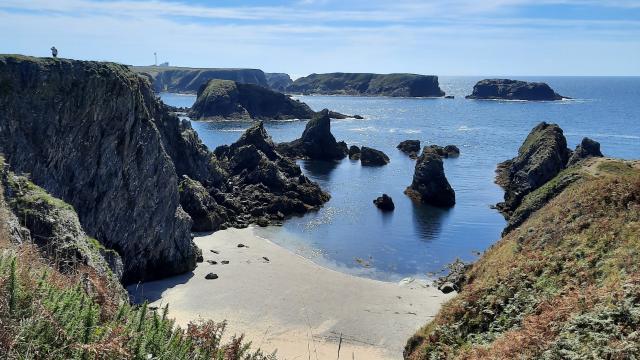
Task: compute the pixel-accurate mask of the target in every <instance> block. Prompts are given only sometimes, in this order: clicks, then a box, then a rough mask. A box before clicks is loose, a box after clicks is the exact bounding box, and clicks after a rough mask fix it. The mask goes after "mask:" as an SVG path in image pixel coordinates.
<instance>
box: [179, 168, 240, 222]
mask: <svg viewBox="0 0 640 360" xmlns="http://www.w3.org/2000/svg"><path fill="white" fill-rule="evenodd" d="M178 191H179V193H180V205H181V206H182V208H183V209H184V211H186V212H187V214H189V216H191V219H192V220H193V225H192V226H191V229H192V230H193V231H215V230H218V229H219V228H220V225H221V224H223V223H224V222H225V221H227V220H228V215H227V213H226V209H224V207H222V206H220V205H218V203H217V202H216V200H215V199H214V198H213V197H212V196H211V195H210V194H209V192H208V191H207V189H205V188H204V186H202V184H201V183H200V182H198V181H196V180H192V179H191V178H189V177H188V176H187V175H183V176H182V181H180V184H179V186H178Z"/></svg>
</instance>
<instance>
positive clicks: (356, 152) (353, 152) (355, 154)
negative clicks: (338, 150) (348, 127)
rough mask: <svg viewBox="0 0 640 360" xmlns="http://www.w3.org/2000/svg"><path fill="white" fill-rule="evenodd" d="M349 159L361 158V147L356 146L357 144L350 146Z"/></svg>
mask: <svg viewBox="0 0 640 360" xmlns="http://www.w3.org/2000/svg"><path fill="white" fill-rule="evenodd" d="M349 159H351V160H360V148H359V147H357V146H355V145H351V147H349Z"/></svg>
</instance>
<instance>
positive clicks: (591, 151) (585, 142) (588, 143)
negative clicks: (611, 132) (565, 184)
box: [567, 138, 603, 167]
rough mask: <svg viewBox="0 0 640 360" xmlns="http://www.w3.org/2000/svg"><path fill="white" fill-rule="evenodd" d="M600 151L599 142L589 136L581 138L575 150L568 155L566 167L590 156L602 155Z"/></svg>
mask: <svg viewBox="0 0 640 360" xmlns="http://www.w3.org/2000/svg"><path fill="white" fill-rule="evenodd" d="M602 156H603V155H602V152H600V143H599V142H597V141H595V140H591V139H589V138H583V139H582V141H581V142H580V144H579V145H578V146H577V147H576V150H575V151H574V152H573V153H572V154H571V156H570V157H569V161H568V162H567V167H569V166H571V165H574V164H576V163H578V162H579V161H580V160H583V159H587V158H590V157H602Z"/></svg>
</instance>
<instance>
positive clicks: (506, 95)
mask: <svg viewBox="0 0 640 360" xmlns="http://www.w3.org/2000/svg"><path fill="white" fill-rule="evenodd" d="M466 98H467V99H477V100H528V101H556V100H562V99H569V98H568V97H566V96H562V95H560V94H558V93H556V92H555V91H554V90H553V89H552V88H551V87H550V86H549V85H547V84H546V83H542V82H526V81H519V80H511V79H485V80H481V81H478V82H477V83H476V85H475V86H474V87H473V93H472V94H471V95H468V96H467V97H466Z"/></svg>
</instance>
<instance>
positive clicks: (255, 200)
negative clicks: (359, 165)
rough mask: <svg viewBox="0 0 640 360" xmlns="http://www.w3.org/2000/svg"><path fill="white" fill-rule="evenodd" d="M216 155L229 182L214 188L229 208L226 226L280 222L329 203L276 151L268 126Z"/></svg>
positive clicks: (259, 126)
mask: <svg viewBox="0 0 640 360" xmlns="http://www.w3.org/2000/svg"><path fill="white" fill-rule="evenodd" d="M214 153H215V155H216V159H217V163H218V164H219V166H220V167H221V168H222V171H223V172H224V173H225V179H226V180H225V183H224V184H222V185H220V186H219V189H218V188H216V189H211V190H210V193H212V197H213V199H214V200H215V202H216V203H217V204H219V205H221V207H223V208H225V209H226V218H227V219H228V220H227V221H226V222H225V223H223V224H222V225H220V228H227V227H245V226H247V225H248V224H250V223H258V224H259V225H261V226H263V225H268V224H269V223H274V224H278V223H281V222H282V220H284V219H285V217H286V216H289V215H293V214H303V213H305V212H306V211H309V210H312V209H317V208H319V207H320V206H322V204H324V203H325V202H326V201H328V200H329V195H328V194H327V193H325V192H323V191H322V190H321V189H320V187H319V186H318V185H317V184H315V183H313V182H311V181H310V180H309V179H308V178H307V177H305V176H304V175H302V171H301V170H300V167H299V166H298V165H296V164H295V163H294V162H293V161H292V160H290V159H289V158H286V157H283V156H282V155H280V154H279V153H278V152H277V151H276V149H275V145H274V144H273V141H272V140H271V137H270V136H269V135H268V134H267V132H266V131H265V129H264V126H263V124H262V122H258V123H256V124H255V125H253V126H252V127H250V128H249V129H248V130H247V131H246V132H245V133H244V134H243V135H242V136H241V137H240V139H239V140H238V141H237V142H235V143H233V144H232V145H230V146H227V145H223V146H219V147H218V148H216V149H215V151H214ZM217 209H218V208H217ZM223 217H224V216H223Z"/></svg>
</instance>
